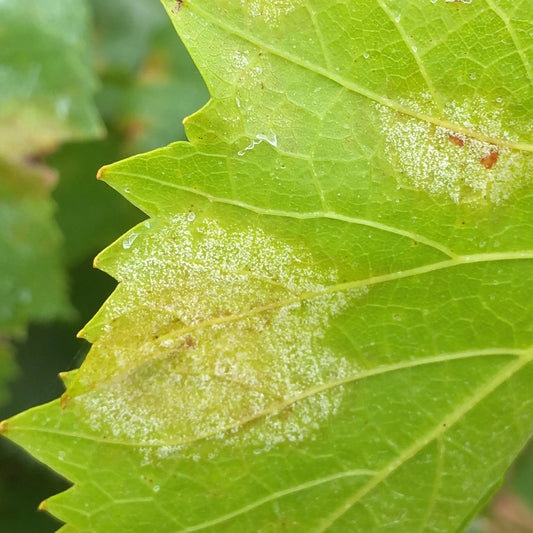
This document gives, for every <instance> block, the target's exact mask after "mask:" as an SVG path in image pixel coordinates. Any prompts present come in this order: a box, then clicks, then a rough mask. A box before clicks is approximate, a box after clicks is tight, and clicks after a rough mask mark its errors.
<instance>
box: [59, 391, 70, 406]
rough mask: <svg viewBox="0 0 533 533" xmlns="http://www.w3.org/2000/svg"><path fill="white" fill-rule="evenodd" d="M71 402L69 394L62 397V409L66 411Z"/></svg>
mask: <svg viewBox="0 0 533 533" xmlns="http://www.w3.org/2000/svg"><path fill="white" fill-rule="evenodd" d="M70 400H71V397H70V396H69V395H68V394H67V393H65V394H63V395H62V396H61V409H66V407H67V405H68V403H69V402H70Z"/></svg>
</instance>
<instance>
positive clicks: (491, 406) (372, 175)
mask: <svg viewBox="0 0 533 533" xmlns="http://www.w3.org/2000/svg"><path fill="white" fill-rule="evenodd" d="M164 4H165V6H166V8H167V10H168V12H169V14H170V16H171V18H172V19H173V22H174V24H175V25H176V28H177V30H178V32H179V33H180V35H181V37H182V38H183V40H184V41H185V44H186V46H187V47H188V48H189V50H190V52H191V54H192V56H193V57H194V58H195V61H196V62H197V64H198V65H199V68H200V70H201V72H202V73H203V75H204V78H205V80H206V83H207V85H208V87H209V90H210V92H211V95H212V100H211V101H210V102H209V104H208V105H207V106H206V107H205V108H204V109H202V110H201V111H200V112H198V113H197V114H195V115H194V116H192V117H190V118H189V120H188V121H187V123H186V131H187V135H188V138H189V140H190V143H183V142H179V143H175V144H173V145H170V146H168V147H167V148H163V149H160V150H156V151H154V152H150V153H148V154H144V155H140V156H137V157H134V158H131V159H128V160H125V161H122V162H120V163H117V164H115V165H111V166H109V167H106V168H104V169H103V170H102V172H101V175H100V177H101V178H103V179H105V180H106V181H107V182H108V183H109V184H111V185H112V186H113V187H115V188H116V189H117V190H119V191H120V192H121V193H122V194H123V195H124V196H125V197H126V198H128V199H130V200H131V201H132V202H133V203H135V204H136V205H137V206H138V207H140V208H141V209H143V210H144V211H145V212H146V213H147V214H149V216H150V219H149V220H147V221H146V222H144V223H141V224H139V225H138V226H136V227H135V228H133V229H132V230H131V231H130V232H128V233H127V234H126V235H125V236H124V237H123V238H121V239H120V240H119V241H118V242H117V243H115V244H114V245H112V246H111V247H109V248H108V249H106V250H105V251H104V252H103V253H102V254H101V255H100V256H99V258H98V260H97V262H98V266H99V268H102V269H103V270H105V271H106V272H108V273H110V274H111V275H113V276H114V277H115V278H116V279H118V280H119V281H120V284H119V286H118V288H117V289H116V291H115V292H114V293H113V295H112V296H111V298H110V299H109V300H108V301H107V302H106V304H105V305H104V306H103V308H102V309H101V310H100V311H99V312H98V313H97V315H96V316H95V317H94V318H93V320H91V322H90V323H89V324H88V325H87V326H86V327H85V329H84V330H83V335H84V336H85V337H86V338H87V339H88V340H90V341H91V342H92V343H93V347H92V349H91V352H90V353H89V355H88V357H87V359H86V361H85V363H84V364H83V365H82V367H81V369H80V370H79V371H78V372H77V373H76V374H75V375H74V376H69V379H68V380H67V381H68V382H69V385H68V389H67V392H66V393H65V395H64V396H63V398H62V401H59V400H58V401H55V402H52V403H49V404H47V405H44V406H41V407H37V408H35V409H32V410H30V411H27V412H25V413H22V414H20V415H18V416H16V417H14V418H13V419H11V420H9V421H7V422H4V423H3V425H2V431H3V432H4V433H5V434H7V436H8V437H9V438H12V439H13V440H14V441H15V442H18V443H20V444H21V445H23V446H24V447H26V448H27V449H28V450H29V451H30V452H31V453H32V454H34V455H35V456H36V457H37V458H39V459H40V460H41V461H44V462H46V463H47V464H49V465H50V466H51V467H52V468H54V469H56V470H58V471H59V472H61V473H62V474H63V475H65V476H66V477H68V478H69V479H70V480H72V481H73V482H74V483H75V485H74V487H73V488H72V489H70V490H69V491H67V492H65V493H63V494H60V495H58V496H55V497H53V498H51V499H50V500H48V501H47V503H46V508H47V509H48V510H50V511H51V512H52V513H53V514H54V515H56V516H57V517H59V518H60V519H62V520H64V521H66V522H67V523H68V524H69V525H68V526H67V527H66V531H91V532H109V531H112V530H116V531H132V532H133V531H134V532H143V531H148V530H153V528H154V527H157V530H158V531H159V532H162V533H166V532H169V533H170V532H172V533H174V532H176V531H181V532H192V531H213V532H217V533H218V532H223V531H228V532H230V531H231V532H232V531H301V532H314V533H318V532H323V531H326V530H327V531H331V532H336V531H338V532H346V531H365V532H374V531H375V532H378V531H388V532H389V531H390V532H392V531H397V532H405V531H424V532H426V531H428V532H429V531H434V532H437V531H450V532H452V531H458V530H461V529H463V528H464V527H465V526H466V525H467V523H468V520H469V519H470V518H471V517H472V516H473V514H474V513H475V511H476V510H477V509H478V508H479V507H480V506H481V505H482V504H484V503H485V499H486V498H487V497H488V495H489V494H491V493H492V491H493V490H494V488H495V486H496V485H497V484H498V482H499V481H500V479H501V478H502V476H503V474H504V472H505V470H506V468H507V467H508V466H509V464H510V462H511V461H512V460H513V458H514V457H515V456H516V455H517V453H518V452H519V450H520V449H521V448H522V447H523V446H524V444H525V443H526V441H527V440H528V438H529V437H530V435H531V433H532V429H533V410H532V407H531V381H532V379H533V365H532V359H533V349H532V338H531V337H532V334H533V328H532V327H531V297H530V294H529V291H528V290H527V288H528V287H529V286H530V284H531V282H532V281H533V280H532V275H533V272H532V269H531V260H532V259H533V251H532V250H531V249H530V247H531V242H532V239H531V238H532V236H533V235H532V232H531V224H530V216H531V215H530V214H531V208H532V205H531V204H532V199H533V195H532V194H531V193H532V187H531V183H530V175H531V165H532V163H531V162H532V156H531V152H532V148H533V144H532V138H531V137H532V135H533V128H532V124H531V119H530V117H529V116H528V113H527V111H528V110H529V109H531V105H532V104H533V90H532V85H531V75H530V74H531V73H530V70H531V67H530V60H531V50H533V47H532V46H531V29H532V28H531V20H533V7H532V6H531V3H530V2H526V1H523V2H515V1H513V2H511V1H510V0H499V1H497V0H484V1H483V0H478V1H476V2H473V3H467V2H444V1H437V2H433V1H420V0H407V1H406V0H402V1H400V0H393V1H386V2H385V1H384V0H383V1H382V0H364V1H360V0H358V1H356V0H352V1H348V0H344V1H338V2H327V3H326V2H318V1H315V2H306V3H304V2H302V1H300V0H279V1H276V2H271V1H260V0H254V1H250V2H245V3H243V2H240V1H237V0H233V1H228V0H226V1H224V2H217V1H213V0H209V1H208V0H184V1H183V2H182V1H179V2H174V1H172V2H171V1H169V0H165V2H164Z"/></svg>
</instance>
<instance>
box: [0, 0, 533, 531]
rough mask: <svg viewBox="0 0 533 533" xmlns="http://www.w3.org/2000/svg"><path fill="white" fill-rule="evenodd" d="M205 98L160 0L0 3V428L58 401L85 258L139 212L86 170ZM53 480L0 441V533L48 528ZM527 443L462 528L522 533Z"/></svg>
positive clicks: (158, 140) (528, 521)
mask: <svg viewBox="0 0 533 533" xmlns="http://www.w3.org/2000/svg"><path fill="white" fill-rule="evenodd" d="M207 99H208V93H207V90H206V88H205V85H204V83H203V81H202V79H201V77H200V75H199V73H198V71H197V70H196V68H195V66H194V64H193V63H192V61H191V59H190V58H189V56H188V54H187V51H186V50H185V49H184V47H183V45H182V44H181V43H180V41H179V39H178V38H177V36H176V33H175V31H174V29H173V27H172V25H171V23H170V21H169V20H168V17H167V15H166V13H165V12H164V10H163V8H162V6H161V4H160V3H159V1H158V0H112V1H110V0H68V1H67V0H62V1H58V0H7V1H4V2H0V302H1V304H0V420H2V419H4V418H8V417H9V416H11V415H13V414H15V413H18V412H20V411H22V410H25V409H28V408H30V407H32V406H35V405H37V404H40V403H44V402H47V401H49V400H52V399H54V398H56V397H58V396H59V395H60V394H61V393H62V391H63V388H62V385H61V382H60V380H59V378H58V377H57V374H58V373H59V372H61V371H65V370H70V369H74V368H77V367H78V366H79V365H80V363H81V361H82V360H83V358H84V356H85V354H86V353H87V351H88V344H87V343H86V342H85V341H82V340H80V339H77V338H76V336H75V335H76V332H77V331H78V330H79V329H81V327H82V326H83V325H84V324H85V323H86V322H87V321H88V320H89V319H90V318H91V316H92V315H93V314H94V313H95V312H96V310H97V309H98V307H99V306H100V305H101V304H102V303H103V302H104V300H105V299H106V298H107V296H109V294H110V293H111V291H112V290H113V288H114V286H115V282H114V280H112V279H111V278H109V277H108V276H107V275H105V274H103V273H101V272H99V271H97V270H94V269H93V268H92V260H93V257H94V256H95V255H96V254H97V253H98V252H99V251H100V250H101V249H103V248H104V247H106V246H107V245H109V244H110V243H111V242H113V241H114V240H115V239H116V238H117V237H119V236H120V235H121V234H122V233H124V232H125V231H126V230H127V229H129V228H130V227H131V226H132V225H134V224H136V223H137V222H139V221H140V220H142V219H143V218H144V215H143V214H142V213H141V212H139V211H138V210H137V209H136V208H134V207H133V206H132V205H131V204H129V203H128V202H127V201H126V200H124V199H123V198H122V197H121V196H119V195H118V194H117V193H115V192H114V191H113V190H111V189H110V188H109V187H108V186H106V185H105V184H103V183H101V182H98V181H97V180H96V179H95V176H96V172H97V170H98V169H99V168H100V167H101V166H103V165H105V164H107V163H112V162H114V161H117V160H119V159H122V158H124V157H128V156H130V155H133V154H135V153H139V152H144V151H147V150H152V149H154V148H157V147H159V146H163V145H165V144H168V143H170V142H173V141H176V140H183V139H184V131H183V126H182V119H183V118H184V117H185V116H187V115H190V114H191V113H193V112H194V111H196V110H197V109H199V108H200V107H201V106H202V105H203V104H204V103H205V102H206V101H207ZM68 486H69V484H68V482H66V481H65V480H63V479H61V478H59V477H58V476H56V475H55V474H54V473H53V472H51V471H50V470H49V469H47V468H46V467H44V466H42V465H40V464H38V463H37V462H36V461H34V460H32V459H31V457H29V456H27V455H26V454H25V453H24V452H22V451H20V450H18V449H17V448H16V447H15V446H14V445H12V444H10V443H8V442H7V441H6V440H5V439H0V531H1V532H6V533H18V532H21V533H22V532H24V533H28V532H32V533H45V532H51V531H55V530H56V529H57V528H58V524H57V522H55V521H54V519H53V518H52V517H50V516H49V515H47V514H46V513H41V512H38V511H37V506H38V505H39V503H40V502H41V501H42V500H43V499H45V498H46V497H48V496H50V495H52V494H55V493H57V492H59V491H61V490H65V489H66V488H68ZM532 509H533V446H529V448H528V449H526V450H525V451H524V452H523V454H522V456H521V457H520V458H519V460H518V461H517V462H516V464H515V465H514V467H513V468H512V470H511V471H510V472H509V475H508V479H507V480H506V481H505V483H504V486H503V488H502V489H501V490H500V491H499V493H498V494H497V496H496V497H495V498H494V499H493V500H492V501H491V503H490V504H489V505H488V506H487V508H486V509H485V511H484V512H483V513H482V514H481V515H480V516H478V517H477V518H476V519H475V520H474V521H473V522H472V524H471V525H470V526H469V530H468V531H469V533H533V512H532Z"/></svg>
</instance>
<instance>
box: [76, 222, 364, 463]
mask: <svg viewBox="0 0 533 533" xmlns="http://www.w3.org/2000/svg"><path fill="white" fill-rule="evenodd" d="M198 219H199V217H194V216H191V214H190V213H189V214H183V215H179V216H175V217H173V218H172V219H170V220H168V221H166V223H165V224H164V225H162V226H161V224H159V225H160V226H161V227H160V228H159V229H156V227H155V226H156V224H155V223H152V225H151V227H150V228H146V230H137V233H138V234H137V236H136V239H135V240H134V241H133V242H131V244H130V246H129V247H128V248H127V250H128V251H127V253H128V254H129V255H128V257H127V258H126V260H125V261H123V264H122V267H121V270H120V272H119V279H120V280H121V286H120V287H121V293H122V294H123V295H126V297H124V296H123V297H121V302H122V303H121V304H120V305H119V304H117V303H115V302H114V301H113V299H111V301H110V302H108V304H107V307H108V313H109V320H110V323H113V324H114V323H117V324H120V325H119V326H117V327H122V328H124V327H125V324H127V327H128V328H130V329H131V331H132V336H133V337H135V338H136V339H137V341H136V342H135V343H134V345H132V347H131V350H130V351H129V358H128V353H127V352H128V350H127V347H126V349H124V346H123V343H122V345H121V348H120V349H116V350H114V347H113V345H112V343H109V346H110V348H109V351H108V352H106V353H108V354H109V356H110V357H115V358H116V359H117V360H118V361H119V363H118V366H119V368H120V367H121V366H122V367H123V368H124V371H123V372H121V373H120V375H123V377H122V378H121V379H120V380H116V381H112V382H110V383H108V384H105V385H102V386H101V387H100V388H99V389H97V390H96V391H95V392H92V393H89V394H86V395H85V396H82V397H80V398H78V399H76V400H75V401H76V403H78V405H79V406H81V408H82V410H83V416H84V418H85V420H86V421H87V423H88V424H89V426H90V427H91V428H92V429H93V430H96V431H98V432H101V433H104V434H107V435H108V438H109V439H115V440H120V441H127V442H131V443H134V444H137V445H139V446H140V447H143V446H144V447H145V451H146V457H152V458H160V459H161V458H164V457H166V456H168V455H171V454H175V453H179V454H182V455H188V456H195V454H197V453H198V451H197V448H198V446H200V447H202V446H204V444H205V443H206V442H209V443H210V444H209V449H210V450H211V452H209V453H212V450H213V449H219V450H220V449H221V448H223V447H227V446H236V445H242V446H245V445H246V446H253V447H254V449H255V450H257V451H260V450H268V449H270V448H271V447H272V446H275V445H276V444H279V443H281V442H286V441H302V440H304V439H306V438H309V437H312V435H313V433H314V432H315V431H316V430H317V429H318V428H319V426H320V424H322V423H323V422H324V421H326V420H327V419H328V418H329V417H331V416H332V415H334V414H335V412H336V411H337V409H338V407H339V405H340V403H341V401H342V397H343V388H342V386H337V385H336V384H338V383H339V381H342V380H343V378H345V377H346V376H349V375H352V374H353V373H355V372H356V368H355V367H354V365H353V363H350V362H348V361H347V360H346V359H344V358H343V357H340V356H338V355H336V354H335V353H333V351H332V350H331V349H330V348H328V347H327V345H326V343H325V335H326V333H327V330H328V328H329V327H330V324H331V320H332V319H333V318H334V317H335V316H338V315H339V314H340V313H341V312H342V311H343V310H345V309H346V308H347V307H348V305H350V302H351V301H352V300H353V299H354V298H356V297H359V296H361V295H362V294H364V293H365V292H366V290H365V289H358V290H351V291H344V292H328V291H327V290H326V287H327V286H331V285H332V284H335V283H337V282H338V275H337V272H336V270H335V269H334V268H323V267H322V268H320V267H318V266H317V265H316V261H315V260H314V258H313V257H312V256H311V254H310V253H309V252H305V251H303V250H301V249H298V248H296V247H293V246H290V245H289V244H287V243H282V242H279V241H278V240H276V239H275V238H273V237H271V236H269V235H267V234H265V233H264V231H262V230H261V229H257V228H248V229H246V230H245V231H242V230H240V231H236V230H235V231H230V230H228V229H225V228H223V227H221V226H220V225H219V224H218V223H217V222H215V221H213V220H203V221H200V220H198ZM141 231H142V232H141ZM125 242H130V240H129V239H128V237H126V240H125ZM147 308H149V309H150V311H151V312H150V313H149V314H148V315H147V314H146V312H145V311H146V309H147ZM124 317H127V321H125V318H124ZM114 327H115V326H112V327H110V329H109V330H108V331H106V332H105V333H104V337H103V339H104V340H103V341H102V343H103V345H102V350H105V348H106V346H105V342H106V340H105V339H106V338H107V336H111V337H112V336H113V331H114ZM126 337H127V336H126ZM121 338H122V339H124V338H125V336H124V332H122V335H121ZM139 338H142V339H143V340H144V342H139V340H138V339H139ZM133 350H136V352H133ZM132 353H135V361H137V362H136V364H135V366H134V367H132V366H131V356H132ZM328 384H331V385H332V386H331V387H328Z"/></svg>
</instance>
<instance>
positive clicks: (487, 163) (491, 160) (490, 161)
mask: <svg viewBox="0 0 533 533" xmlns="http://www.w3.org/2000/svg"><path fill="white" fill-rule="evenodd" d="M499 155H500V154H499V152H498V150H491V151H490V153H489V154H488V155H485V156H483V157H481V158H480V159H479V162H480V163H481V164H482V165H483V166H484V167H485V168H486V169H491V168H492V167H493V166H494V165H495V164H496V161H498V156H499Z"/></svg>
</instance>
